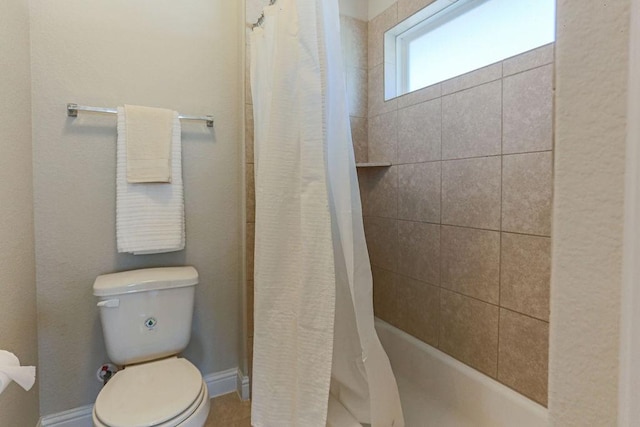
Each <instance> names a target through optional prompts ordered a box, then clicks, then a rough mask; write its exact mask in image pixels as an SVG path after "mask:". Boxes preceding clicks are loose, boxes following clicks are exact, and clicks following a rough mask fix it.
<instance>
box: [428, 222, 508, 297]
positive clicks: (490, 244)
mask: <svg viewBox="0 0 640 427" xmlns="http://www.w3.org/2000/svg"><path fill="white" fill-rule="evenodd" d="M440 238H441V247H442V287H444V288H447V289H450V290H453V291H456V292H459V293H461V294H465V295H468V296H472V297H474V298H478V299H481V300H483V301H486V302H490V303H493V304H498V301H499V293H500V233H499V232H498V231H486V230H477V229H474V228H462V227H448V226H442V230H441V237H440Z"/></svg>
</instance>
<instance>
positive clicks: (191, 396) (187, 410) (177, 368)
mask: <svg viewBox="0 0 640 427" xmlns="http://www.w3.org/2000/svg"><path fill="white" fill-rule="evenodd" d="M208 410H209V393H208V390H207V386H206V384H205V383H204V381H203V379H202V375H201V374H200V371H199V370H198V369H197V368H196V367H195V366H193V365H192V364H191V363H190V362H189V361H188V360H186V359H182V358H177V357H173V358H169V359H163V360H159V361H153V362H147V363H143V364H140V365H134V366H130V367H127V368H126V369H124V370H123V371H121V372H119V373H118V374H116V375H115V376H114V377H113V378H112V379H111V380H110V381H109V382H108V383H107V385H106V386H105V387H104V388H103V389H102V391H101V392H100V394H99V395H98V398H97V399H96V404H95V405H94V410H93V418H94V424H95V425H96V426H108V427H175V426H178V425H180V426H182V425H184V426H187V425H189V426H190V425H194V426H195V425H199V426H202V425H203V424H204V420H205V419H206V417H207V414H208ZM193 418H197V419H198V420H199V419H201V418H202V422H201V423H199V422H198V421H197V420H195V419H193ZM190 419H191V422H189V420H190ZM183 423H184V424H183Z"/></svg>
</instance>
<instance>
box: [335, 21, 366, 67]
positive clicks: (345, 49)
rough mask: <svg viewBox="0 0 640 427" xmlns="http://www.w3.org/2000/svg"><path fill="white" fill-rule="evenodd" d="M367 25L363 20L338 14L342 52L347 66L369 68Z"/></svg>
mask: <svg viewBox="0 0 640 427" xmlns="http://www.w3.org/2000/svg"><path fill="white" fill-rule="evenodd" d="M367 26H368V23H367V22H365V21H361V20H359V19H356V18H352V17H350V16H345V15H340V37H341V39H342V40H341V44H342V53H343V55H344V60H345V65H346V66H347V67H357V68H363V69H367V68H369V61H368V58H367V51H368V49H367V47H368V43H369V40H368V37H367Z"/></svg>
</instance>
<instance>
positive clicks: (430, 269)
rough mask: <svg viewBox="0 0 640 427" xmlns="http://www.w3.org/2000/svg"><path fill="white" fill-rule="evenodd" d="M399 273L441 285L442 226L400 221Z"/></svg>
mask: <svg viewBox="0 0 640 427" xmlns="http://www.w3.org/2000/svg"><path fill="white" fill-rule="evenodd" d="M397 271H398V273H400V274H402V275H405V276H409V277H412V278H414V279H418V280H421V281H423V282H427V283H429V284H432V285H438V284H439V283H440V226H439V225H434V224H425V223H422V222H411V221H398V270H397Z"/></svg>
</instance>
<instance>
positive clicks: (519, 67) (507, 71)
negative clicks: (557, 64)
mask: <svg viewBox="0 0 640 427" xmlns="http://www.w3.org/2000/svg"><path fill="white" fill-rule="evenodd" d="M553 55H554V43H550V44H547V45H544V46H540V47H539V48H536V49H533V50H530V51H528V52H524V53H521V54H520V55H516V56H514V57H511V58H508V59H505V60H504V62H503V64H502V73H503V75H505V76H509V75H511V74H515V73H520V72H522V71H526V70H530V69H532V68H536V67H539V66H541V65H546V64H551V63H552V62H553Z"/></svg>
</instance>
